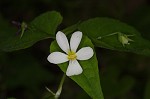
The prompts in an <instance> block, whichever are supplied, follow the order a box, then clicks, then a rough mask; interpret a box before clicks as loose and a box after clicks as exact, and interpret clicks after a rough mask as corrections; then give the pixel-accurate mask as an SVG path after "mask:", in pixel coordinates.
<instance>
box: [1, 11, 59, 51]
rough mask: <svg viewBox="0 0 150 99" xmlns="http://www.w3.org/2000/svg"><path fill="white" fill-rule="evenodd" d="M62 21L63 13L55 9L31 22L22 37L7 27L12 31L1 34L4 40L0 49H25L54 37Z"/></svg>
mask: <svg viewBox="0 0 150 99" xmlns="http://www.w3.org/2000/svg"><path fill="white" fill-rule="evenodd" d="M61 21H62V17H61V15H60V14H59V13H57V12H55V11H52V12H47V13H44V14H42V15H40V16H38V17H37V18H35V19H34V20H33V21H32V22H31V24H29V25H28V26H27V27H28V28H27V29H26V31H23V32H24V33H23V35H22V37H21V38H20V37H19V35H15V32H14V30H13V29H12V30H13V31H11V28H9V27H7V28H8V29H10V31H9V32H2V33H1V34H0V37H2V38H3V39H2V40H0V41H1V42H0V49H1V50H3V51H14V50H20V49H25V48H28V47H30V46H32V45H33V44H35V43H36V42H38V41H40V40H43V39H47V38H50V37H54V35H55V31H56V28H57V26H58V25H59V24H60V22H61ZM3 31H4V30H3ZM0 32H1V30H0ZM10 32H14V35H9V34H12V33H10ZM4 34H8V35H4Z"/></svg>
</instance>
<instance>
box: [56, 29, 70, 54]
mask: <svg viewBox="0 0 150 99" xmlns="http://www.w3.org/2000/svg"><path fill="white" fill-rule="evenodd" d="M56 41H57V43H58V45H59V47H60V48H61V49H62V50H63V51H64V52H66V53H68V51H69V49H70V48H69V43H68V39H67V37H66V35H65V34H64V33H63V32H61V31H58V32H57V34H56Z"/></svg>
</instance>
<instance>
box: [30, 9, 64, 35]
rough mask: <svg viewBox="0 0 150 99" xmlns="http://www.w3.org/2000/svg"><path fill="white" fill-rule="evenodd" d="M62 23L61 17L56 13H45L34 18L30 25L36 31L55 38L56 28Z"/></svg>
mask: <svg viewBox="0 0 150 99" xmlns="http://www.w3.org/2000/svg"><path fill="white" fill-rule="evenodd" d="M61 22H62V16H61V15H60V13H58V12H56V11H51V12H46V13H44V14H42V15H40V16H38V17H37V18H35V19H34V20H33V21H32V22H31V25H33V26H34V28H36V29H37V30H39V31H41V32H44V33H47V34H50V35H52V36H55V32H56V29H57V26H58V25H59V24H60V23H61Z"/></svg>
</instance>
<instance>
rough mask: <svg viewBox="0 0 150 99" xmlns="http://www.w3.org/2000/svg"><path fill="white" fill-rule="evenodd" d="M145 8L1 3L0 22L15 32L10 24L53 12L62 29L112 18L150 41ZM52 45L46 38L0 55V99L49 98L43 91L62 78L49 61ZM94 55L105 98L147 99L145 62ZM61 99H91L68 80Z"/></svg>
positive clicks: (118, 1) (70, 1)
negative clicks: (60, 16)
mask: <svg viewBox="0 0 150 99" xmlns="http://www.w3.org/2000/svg"><path fill="white" fill-rule="evenodd" d="M149 5H150V2H149V0H0V18H1V19H3V20H5V21H7V22H9V23H10V27H14V25H13V24H11V22H12V21H13V20H15V21H18V22H22V21H25V22H27V23H28V22H30V21H32V20H33V19H34V18H35V17H36V16H38V15H40V14H41V13H44V12H46V11H52V10H56V11H58V12H60V13H61V14H62V16H63V17H64V19H63V22H62V24H61V25H60V26H59V28H58V30H61V29H64V28H66V27H68V26H70V25H72V24H75V23H77V22H78V21H84V20H87V19H89V18H94V17H110V18H114V19H118V20H121V21H122V22H125V23H127V24H129V25H131V26H134V27H135V28H136V29H137V30H138V31H140V32H141V34H142V36H143V37H144V38H146V39H150V6H149ZM3 24H4V23H3V22H0V25H3ZM0 29H1V27H0ZM7 31H9V28H8V30H7ZM9 32H11V31H9ZM14 34H15V33H14ZM50 43H51V40H49V39H48V40H43V41H40V42H38V43H36V44H35V45H34V46H32V47H30V48H27V49H24V50H19V51H14V52H0V99H7V98H8V97H15V98H16V99H44V97H45V96H46V95H47V94H49V93H48V91H47V90H46V89H45V86H47V87H48V88H50V89H52V90H54V91H56V90H57V87H58V85H59V82H60V79H61V76H62V75H63V73H62V71H61V70H60V69H59V68H58V66H56V65H52V64H50V63H49V62H48V61H47V56H48V55H49V45H50ZM96 51H97V58H98V61H99V70H100V79H101V86H102V90H103V93H104V97H105V99H150V95H149V94H150V58H149V57H146V56H142V55H136V54H132V53H126V52H118V51H111V50H107V49H101V48H96ZM60 99H90V97H89V96H88V95H87V94H86V93H85V92H84V91H83V90H82V89H81V88H80V87H79V86H78V85H77V84H76V83H74V82H73V81H72V80H71V79H69V78H67V79H66V80H65V84H64V87H63V92H62V94H61V97H60Z"/></svg>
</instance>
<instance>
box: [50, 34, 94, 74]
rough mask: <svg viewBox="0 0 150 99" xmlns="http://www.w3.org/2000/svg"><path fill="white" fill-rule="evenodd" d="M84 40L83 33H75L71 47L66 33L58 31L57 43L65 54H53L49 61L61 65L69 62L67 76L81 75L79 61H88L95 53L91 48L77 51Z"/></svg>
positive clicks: (71, 40)
mask: <svg viewBox="0 0 150 99" xmlns="http://www.w3.org/2000/svg"><path fill="white" fill-rule="evenodd" d="M81 39H82V32H80V31H77V32H74V33H73V34H72V36H71V39H70V46H69V43H68V39H67V37H66V35H65V34H64V33H62V32H61V31H58V32H57V34H56V41H57V43H58V45H59V47H60V48H61V49H62V50H63V51H64V52H65V53H62V52H52V53H51V54H50V55H49V56H48V58H47V59H48V61H49V62H50V63H53V64H61V63H64V62H67V61H69V65H68V68H67V71H66V75H67V76H73V75H79V74H81V73H82V72H83V69H82V67H81V66H80V64H79V63H78V61H77V60H88V59H90V58H91V57H92V56H93V54H94V52H93V49H92V48H91V47H83V48H81V49H80V50H78V51H77V48H78V46H79V44H80V41H81Z"/></svg>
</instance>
